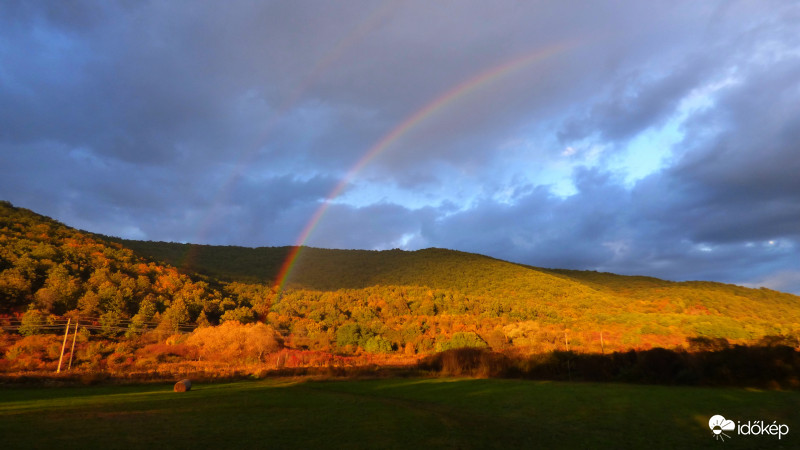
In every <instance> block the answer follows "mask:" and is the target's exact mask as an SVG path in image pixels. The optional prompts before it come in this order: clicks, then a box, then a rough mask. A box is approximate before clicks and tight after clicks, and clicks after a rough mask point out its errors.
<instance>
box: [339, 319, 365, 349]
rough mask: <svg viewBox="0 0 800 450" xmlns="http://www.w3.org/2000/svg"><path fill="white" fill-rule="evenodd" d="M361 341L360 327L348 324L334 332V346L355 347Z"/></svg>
mask: <svg viewBox="0 0 800 450" xmlns="http://www.w3.org/2000/svg"><path fill="white" fill-rule="evenodd" d="M359 341H361V327H360V326H358V324H355V323H348V324H345V325H342V326H341V327H339V329H338V330H336V345H338V346H339V347H347V346H348V345H352V346H354V347H355V346H357V345H358V343H359Z"/></svg>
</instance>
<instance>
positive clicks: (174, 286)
mask: <svg viewBox="0 0 800 450" xmlns="http://www.w3.org/2000/svg"><path fill="white" fill-rule="evenodd" d="M290 250H292V249H291V248H290V247H262V248H244V247H231V246H206V245H193V244H177V243H164V242H144V241H131V240H123V239H118V238H110V237H104V236H99V235H93V234H91V233H86V232H82V231H78V230H75V229H72V228H70V227H67V226H65V225H63V224H60V223H58V222H56V221H54V220H52V219H49V218H47V217H44V216H41V215H38V214H36V213H33V212H32V211H28V210H26V209H22V208H15V207H13V205H11V204H10V203H8V202H0V314H3V313H9V312H17V313H19V312H22V311H25V310H26V309H28V308H33V309H36V310H39V311H42V312H44V313H54V314H80V315H82V316H89V317H95V318H98V319H102V320H103V321H104V323H109V324H116V326H118V327H128V328H131V327H132V328H133V330H134V331H135V330H138V329H141V328H142V327H143V326H148V325H152V324H156V323H167V324H168V326H172V327H173V328H174V327H177V326H178V325H180V324H186V323H202V322H211V323H217V322H218V321H220V320H223V321H224V320H239V321H245V322H246V321H253V320H256V319H258V320H264V321H267V322H269V323H270V324H271V325H273V326H274V327H276V329H278V330H279V331H280V332H281V334H283V335H284V336H285V337H286V338H287V343H288V344H289V345H295V346H298V347H308V348H313V349H323V350H331V349H339V350H337V351H342V349H345V350H344V351H355V350H353V349H356V348H363V349H366V350H367V351H371V352H372V351H377V352H399V351H405V352H407V353H408V352H412V353H424V352H430V351H433V350H437V349H444V348H450V347H453V346H459V345H479V346H480V345H489V346H491V347H493V348H494V347H497V348H504V347H506V346H512V347H521V348H532V349H538V350H548V349H564V348H567V347H569V348H570V349H576V348H577V349H584V350H590V351H601V350H605V349H625V348H631V347H643V346H644V347H647V346H654V345H661V346H675V345H681V344H683V343H685V342H686V339H687V338H692V337H698V336H699V337H701V338H712V339H714V338H726V339H730V340H734V341H737V342H752V341H754V340H758V339H761V338H763V337H765V336H769V335H783V336H800V297H798V296H794V295H790V294H785V293H780V292H775V291H771V290H767V289H748V288H744V287H739V286H732V285H726V284H721V283H711V282H682V283H677V282H670V281H664V280H659V279H656V278H649V277H631V276H621V275H615V274H609V273H597V272H587V271H573V270H561V269H542V268H537V267H530V266H525V265H521V264H515V263H510V262H507V261H502V260H498V259H494V258H490V257H487V256H482V255H477V254H471V253H464V252H459V251H454V250H445V249H436V248H430V249H424V250H418V251H402V250H388V251H366V250H329V249H318V248H303V249H301V251H300V253H299V256H298V258H297V261H296V263H295V264H294V269H293V270H292V272H291V274H290V277H289V279H288V282H287V285H286V290H285V291H283V292H280V293H277V292H275V290H274V289H273V288H272V286H273V285H274V283H275V278H276V276H277V274H278V272H279V270H280V268H281V266H282V265H283V263H284V261H285V259H286V257H287V256H288V255H289V252H290ZM198 274H202V275H198ZM137 327H138V328H137ZM112 328H113V327H112ZM110 329H111V328H110ZM112 331H113V330H112ZM409 346H410V347H409ZM347 349H349V350H347ZM409 349H410V350H409Z"/></svg>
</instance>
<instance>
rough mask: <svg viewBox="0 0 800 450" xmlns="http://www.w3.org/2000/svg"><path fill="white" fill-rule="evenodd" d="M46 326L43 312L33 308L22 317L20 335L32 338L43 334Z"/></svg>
mask: <svg viewBox="0 0 800 450" xmlns="http://www.w3.org/2000/svg"><path fill="white" fill-rule="evenodd" d="M44 324H45V315H44V313H43V312H41V311H39V310H38V309H35V308H33V307H32V306H31V308H29V309H28V311H27V312H25V314H23V315H22V323H21V324H20V327H19V334H21V335H23V336H32V335H34V334H40V333H41V332H42V326H43V325H44Z"/></svg>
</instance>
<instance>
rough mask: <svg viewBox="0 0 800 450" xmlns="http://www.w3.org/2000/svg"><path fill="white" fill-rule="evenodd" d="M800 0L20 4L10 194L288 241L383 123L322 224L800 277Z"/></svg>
mask: <svg viewBox="0 0 800 450" xmlns="http://www.w3.org/2000/svg"><path fill="white" fill-rule="evenodd" d="M799 20H800V8H798V7H797V5H795V4H793V3H787V2H781V1H774V2H773V1H766V2H728V1H724V2H723V1H720V2H692V3H674V2H625V3H619V2H580V3H579V2H570V1H568V2H549V1H538V2H492V3H491V4H489V3H487V2H482V1H476V2H459V3H457V4H450V3H442V2H427V1H420V2H405V1H386V2H359V1H349V2H336V3H333V2H313V3H302V4H300V3H296V2H280V1H275V2H245V1H234V2H228V3H225V4H224V5H223V4H221V3H218V2H210V1H209V2H206V1H193V2H179V1H174V2H147V1H145V2H95V1H86V2H81V1H74V2H46V1H43V2H35V1H25V2H23V1H19V2H18V1H7V2H2V3H0V197H2V198H3V199H8V200H10V201H12V202H14V203H15V204H18V205H20V206H24V207H28V208H31V209H34V210H36V211H38V212H41V213H44V214H47V215H51V216H54V217H56V218H57V219H59V220H62V221H64V222H66V223H67V224H69V225H73V226H77V227H80V228H85V229H88V230H90V231H96V232H101V233H106V234H119V235H123V236H126V237H133V238H139V239H162V240H174V241H196V242H201V243H214V244H237V245H253V246H256V245H287V244H291V243H294V242H295V240H296V239H297V237H298V235H299V234H300V232H301V230H303V228H304V227H305V226H306V225H307V224H308V221H309V220H310V218H311V217H313V216H314V213H315V212H316V211H318V210H319V208H320V207H321V206H322V205H323V201H324V200H325V199H326V198H327V197H328V196H329V195H330V193H331V192H332V191H333V190H334V187H335V186H337V185H338V184H339V182H340V181H341V180H342V177H343V176H344V175H345V174H346V173H348V171H349V170H350V169H351V168H353V167H355V165H356V164H357V163H358V162H359V161H360V160H361V159H362V158H363V157H364V155H365V154H366V152H367V151H369V150H370V149H375V148H377V147H376V146H377V145H378V144H379V143H385V144H387V145H385V148H384V151H383V152H382V153H380V154H378V155H377V156H376V157H375V158H374V159H372V160H371V161H370V163H369V164H368V165H366V167H364V168H363V169H362V170H361V171H360V172H358V173H356V174H355V176H354V178H353V179H352V180H350V181H351V182H352V184H350V185H349V187H348V188H347V189H346V190H345V192H346V193H347V196H346V198H348V199H350V200H351V203H347V202H344V201H339V202H338V203H335V204H333V205H331V206H330V207H329V208H328V211H327V213H326V214H325V215H324V216H323V219H322V220H321V221H320V222H319V223H318V224H317V225H316V228H315V231H314V233H312V235H311V237H310V239H309V241H308V243H310V244H313V245H319V246H331V247H344V248H391V247H395V246H402V247H406V248H419V247H423V246H440V247H451V248H456V249H460V250H468V251H476V252H480V253H485V254H489V255H492V256H496V257H500V258H505V259H511V260H514V261H520V262H525V263H529V264H534V265H541V266H551V267H572V268H597V269H601V270H609V271H619V272H625V273H644V274H649V275H656V276H664V277H669V278H674V279H687V278H712V279H717V280H722V281H731V282H737V283H752V284H753V285H757V284H758V283H767V284H769V285H770V286H775V287H779V288H781V289H787V290H792V291H793V292H800V263H798V261H797V258H796V255H797V251H798V245H800V244H799V242H800V226H799V225H798V224H800V198H798V193H799V192H800V181H799V180H800V177H798V176H797V173H800V158H797V157H796V155H797V153H798V150H800V149H799V148H798V144H797V143H798V142H800V131H799V130H800V111H799V110H798V105H800V87H799V86H798V81H797V80H800V55H798V53H797V50H796V49H797V48H800V38H798V35H797V32H796V24H797V23H798V21H799ZM548 49H560V50H559V51H555V52H553V54H552V55H550V56H549V57H547V58H542V59H541V60H536V59H533V60H531V62H530V63H529V64H522V65H519V66H513V61H519V60H520V59H521V58H524V57H525V56H527V55H532V54H536V52H545V51H546V50H548ZM509 64H511V66H513V70H508V71H503V70H500V69H501V68H503V67H511V66H508V65H509ZM493 69H497V70H498V71H497V72H496V73H497V74H499V75H497V76H496V77H491V76H487V77H486V78H485V79H481V78H480V75H481V74H487V73H493ZM476 80H477V81H476ZM471 82H474V84H470V83H471ZM465 85H469V86H471V87H470V88H469V89H464V90H463V92H462V93H461V94H460V95H453V96H452V97H451V98H447V101H441V100H442V99H443V98H445V97H443V96H444V95H445V94H446V93H449V92H452V90H453V89H454V88H456V87H457V86H465ZM698 98H699V100H697V99H698ZM692 99H694V101H696V102H697V104H692V101H693V100H692ZM687 105H688V106H687ZM426 108H428V109H426ZM420 113H424V114H420ZM681 114H683V115H684V116H685V117H683V118H682V119H680V125H679V126H678V128H679V129H678V130H677V131H676V132H677V133H680V134H681V135H682V138H679V139H678V143H677V144H675V145H673V146H672V147H671V148H670V149H668V151H669V153H670V156H669V157H667V158H666V159H665V160H664V161H663V164H662V167H660V169H658V170H655V171H653V172H652V173H649V174H647V176H644V178H642V179H638V180H634V182H630V181H625V176H626V174H625V173H620V169H619V167H617V166H614V165H613V164H612V163H613V162H614V161H617V160H618V159H619V158H620V157H622V156H624V155H625V152H626V151H628V146H629V145H630V143H631V142H632V141H633V140H634V139H636V138H637V136H641V135H643V133H646V132H648V131H652V130H658V129H659V128H660V127H664V126H665V124H667V123H670V121H673V122H674V121H675V120H677V119H676V117H682V116H681ZM415 118H418V119H420V120H414V119H415ZM404 124H406V125H408V124H410V125H409V126H405V127H403V125H404ZM393 131H396V133H394V134H393ZM387 136H390V137H391V139H387V140H386V141H382V139H384V138H386V137H387ZM573 145H574V146H575V147H576V148H574V149H572V150H569V151H565V148H566V147H571V146H573ZM591 148H597V149H601V150H598V151H599V153H598V154H597V155H594V156H592V155H590V153H591V152H590V150H588V149H591ZM637 151H641V152H646V151H647V148H646V146H642V145H640V146H639V147H638V148H637ZM592 158H595V159H592ZM584 166H585V167H584ZM559 174H560V175H559ZM570 174H571V175H570ZM558 177H560V178H561V179H562V180H561V181H563V182H564V183H569V182H571V183H572V185H574V188H575V193H574V195H571V196H564V195H561V196H559V195H556V194H555V193H554V189H553V188H552V186H551V185H552V183H553V179H554V178H558ZM373 190H374V191H375V192H370V191H373ZM392 193H400V194H402V195H398V197H397V198H392V195H393V194H392ZM365 199H370V200H365Z"/></svg>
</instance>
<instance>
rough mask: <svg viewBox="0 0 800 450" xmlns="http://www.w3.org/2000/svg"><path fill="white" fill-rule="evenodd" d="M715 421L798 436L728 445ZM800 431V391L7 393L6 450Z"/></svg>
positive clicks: (564, 442)
mask: <svg viewBox="0 0 800 450" xmlns="http://www.w3.org/2000/svg"><path fill="white" fill-rule="evenodd" d="M715 414H721V415H723V416H725V417H726V418H728V419H732V420H734V421H737V420H741V421H745V422H746V421H748V420H763V421H764V422H765V423H769V424H771V423H772V422H773V421H777V423H778V424H787V425H788V426H789V427H790V432H789V434H788V435H786V436H783V438H782V439H780V440H778V438H777V436H765V435H762V436H740V435H737V434H736V432H735V431H733V432H727V433H728V434H729V435H731V437H730V438H729V439H726V440H725V442H720V441H717V440H715V439H714V438H713V437H712V433H711V431H710V429H709V428H708V419H709V418H710V417H711V416H712V415H715ZM795 429H796V431H795ZM795 434H800V392H793V391H791V392H779V391H759V390H748V389H727V388H725V389H723V388H685V387H666V386H643V385H622V384H591V383H555V382H538V381H519V380H475V379H388V380H366V381H299V380H291V379H268V380H261V381H245V382H236V383H221V384H205V385H203V384H196V385H195V386H193V388H192V390H191V391H190V392H187V393H175V392H172V385H140V386H99V387H70V388H3V389H0V439H1V441H0V448H3V449H16V448H48V449H56V448H58V449H66V448H103V449H113V448H193V449H194V448H237V449H241V448H264V449H273V448H298V449H314V448H414V449H424V448H460V449H469V448H504V449H508V448H582V449H590V448H609V449H611V448H613V449H619V448H647V449H657V448H669V449H677V448H681V449H692V448H714V449H721V448H725V449H739V448H800V439H798V436H796V435H795Z"/></svg>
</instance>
